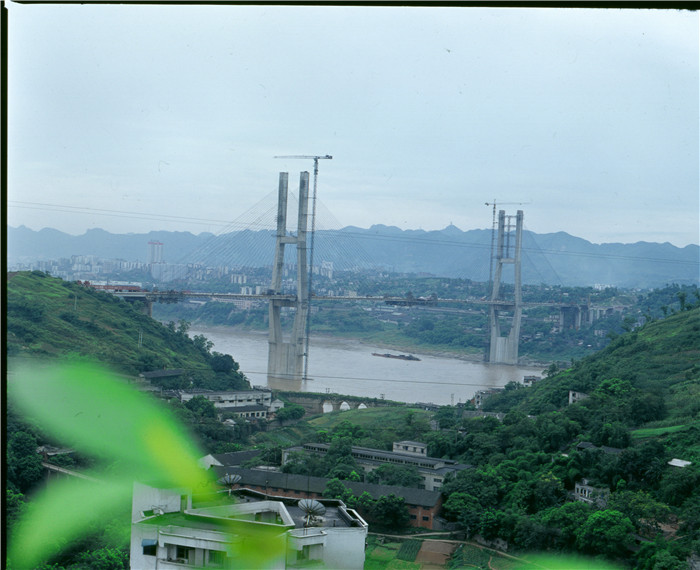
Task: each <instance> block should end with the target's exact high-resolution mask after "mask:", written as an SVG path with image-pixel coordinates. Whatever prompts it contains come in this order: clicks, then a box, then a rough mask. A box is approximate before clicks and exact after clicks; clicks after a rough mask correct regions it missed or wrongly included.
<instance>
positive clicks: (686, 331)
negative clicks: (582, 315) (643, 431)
mask: <svg viewBox="0 0 700 570" xmlns="http://www.w3.org/2000/svg"><path fill="white" fill-rule="evenodd" d="M547 374H548V377H547V378H546V379H544V380H542V381H541V382H538V383H537V384H536V385H535V386H533V387H532V388H529V389H524V388H521V389H514V390H506V391H505V392H503V393H502V394H498V395H496V396H493V397H492V398H490V399H489V400H488V402H487V404H486V406H485V408H486V409H488V410H492V411H508V410H518V411H521V412H523V413H525V414H540V413H543V412H546V411H553V410H557V409H560V408H562V407H563V406H565V405H566V404H567V402H568V397H569V390H574V391H577V392H583V393H586V394H588V395H590V396H591V398H589V399H587V400H584V401H583V402H581V403H580V404H579V406H580V407H581V408H586V409H589V410H590V411H592V412H593V411H595V410H598V408H600V407H601V406H602V408H605V409H606V410H607V411H609V412H610V413H614V414H616V417H618V419H624V420H625V422H626V423H627V425H630V426H640V425H642V424H644V423H646V422H650V421H659V420H665V419H673V420H675V419H676V418H697V415H698V412H700V397H698V396H700V386H699V385H700V307H697V306H695V307H687V308H686V310H684V311H680V312H677V313H674V314H673V315H671V316H669V317H667V318H665V319H662V320H657V321H653V322H649V323H647V324H646V325H644V326H642V327H639V328H638V329H636V330H634V331H631V332H629V333H626V334H623V335H619V336H617V337H616V338H614V339H613V340H612V342H611V343H610V344H609V345H608V346H607V347H606V348H604V349H603V350H601V351H599V352H597V353H596V354H594V355H592V356H589V357H587V358H585V359H582V360H579V361H576V362H574V363H573V365H572V366H571V367H570V368H568V369H566V370H562V371H558V370H557V369H556V367H551V368H550V369H549V370H548V371H547ZM594 408H595V410H594ZM602 408H601V409H602ZM608 408H609V410H608ZM593 415H595V414H593ZM589 416H590V415H589Z"/></svg>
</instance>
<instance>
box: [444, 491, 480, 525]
mask: <svg viewBox="0 0 700 570" xmlns="http://www.w3.org/2000/svg"><path fill="white" fill-rule="evenodd" d="M442 508H443V511H444V513H445V517H446V518H447V520H451V521H455V522H457V523H458V524H459V525H460V526H461V527H462V528H463V529H464V530H465V531H466V532H467V534H471V533H473V532H474V531H475V530H476V529H477V528H478V525H479V521H480V519H481V515H482V513H483V512H484V507H483V506H482V505H481V503H479V500H478V499H477V498H476V497H474V496H473V495H470V494H469V493H459V492H458V493H452V494H451V495H450V496H449V497H448V498H447V500H446V501H445V503H444V504H443V506H442Z"/></svg>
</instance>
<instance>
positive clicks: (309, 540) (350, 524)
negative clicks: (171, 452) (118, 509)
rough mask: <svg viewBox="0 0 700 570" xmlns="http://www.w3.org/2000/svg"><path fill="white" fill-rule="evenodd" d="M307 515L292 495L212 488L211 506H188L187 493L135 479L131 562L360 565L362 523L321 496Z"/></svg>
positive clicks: (145, 567)
mask: <svg viewBox="0 0 700 570" xmlns="http://www.w3.org/2000/svg"><path fill="white" fill-rule="evenodd" d="M320 502H321V503H322V504H323V507H324V511H325V512H323V513H322V514H316V515H315V516H313V517H312V516H309V514H308V512H307V511H306V510H303V509H302V508H300V506H299V503H300V501H299V500H298V499H289V498H284V497H272V496H268V495H264V494H262V493H257V492H254V491H244V492H242V493H241V495H240V496H239V499H238V502H232V501H230V500H229V496H228V494H227V493H221V494H219V501H217V504H216V505H214V506H211V504H210V503H207V504H206V505H203V506H193V502H192V494H191V492H189V491H187V490H183V489H156V488H153V487H149V486H148V485H143V484H140V483H136V484H135V485H134V496H133V504H132V525H131V568H132V569H133V570H150V569H156V568H158V569H163V570H186V569H188V568H220V569H229V568H231V569H233V568H256V570H257V569H260V570H263V569H271V570H277V569H280V570H283V569H286V568H292V567H293V568H303V567H305V566H306V565H307V564H308V565H313V566H316V567H317V566H318V564H319V563H320V564H322V567H325V568H338V569H341V568H342V569H345V568H347V569H348V570H362V568H363V567H364V562H365V554H364V548H365V539H366V537H367V523H366V522H365V521H364V520H363V519H362V517H360V515H359V514H358V513H357V512H356V511H355V510H353V509H348V508H346V506H345V504H344V503H343V502H342V501H338V500H326V499H323V500H321V501H320Z"/></svg>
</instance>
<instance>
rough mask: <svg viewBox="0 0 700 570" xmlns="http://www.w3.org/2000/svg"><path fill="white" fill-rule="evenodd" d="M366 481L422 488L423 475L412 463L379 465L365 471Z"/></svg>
mask: <svg viewBox="0 0 700 570" xmlns="http://www.w3.org/2000/svg"><path fill="white" fill-rule="evenodd" d="M367 482H368V483H378V484H380V485H398V486H399V487H414V488H417V489H422V488H423V477H421V475H420V473H418V468H417V467H415V466H413V465H393V464H391V463H388V464H385V465H381V466H379V467H377V468H376V469H373V470H372V471H370V472H369V473H367Z"/></svg>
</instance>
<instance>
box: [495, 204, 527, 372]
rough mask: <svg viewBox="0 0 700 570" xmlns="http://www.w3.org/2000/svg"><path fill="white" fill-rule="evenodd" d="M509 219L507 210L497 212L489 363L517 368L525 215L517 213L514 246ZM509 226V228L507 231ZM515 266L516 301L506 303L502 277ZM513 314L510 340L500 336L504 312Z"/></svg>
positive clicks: (520, 212) (513, 299) (519, 211)
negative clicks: (509, 265) (502, 288)
mask: <svg viewBox="0 0 700 570" xmlns="http://www.w3.org/2000/svg"><path fill="white" fill-rule="evenodd" d="M512 217H513V216H506V213H505V210H500V211H499V212H498V240H497V244H496V251H495V252H492V255H493V256H494V258H495V260H494V261H495V262H496V273H495V275H494V279H493V284H492V287H491V299H490V301H489V351H488V361H489V363H491V364H517V363H518V342H519V339H520V321H521V315H522V287H521V273H520V268H521V253H522V237H523V211H522V210H518V212H517V215H516V216H515V219H516V222H515V236H514V241H515V243H513V244H511V237H512V235H511V233H512V226H511V218H512ZM506 226H507V228H506ZM504 264H512V265H513V266H514V279H513V281H514V283H513V285H514V287H513V289H514V290H513V298H512V299H509V300H505V299H503V295H502V291H501V279H502V277H503V265H504ZM502 311H507V312H510V313H511V314H512V316H511V322H510V331H509V332H508V334H507V336H503V335H501V320H502V317H501V312H502Z"/></svg>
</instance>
